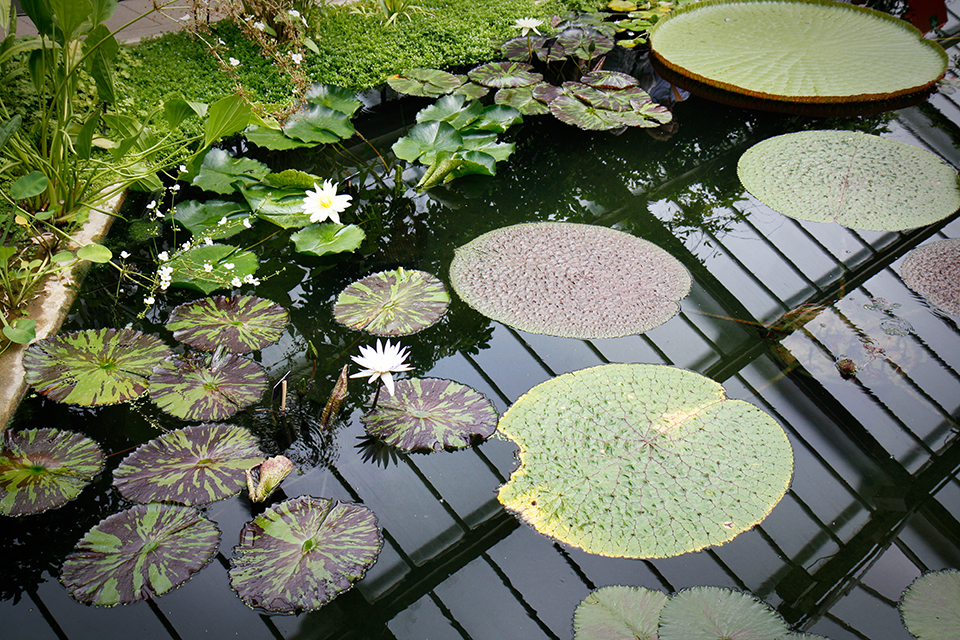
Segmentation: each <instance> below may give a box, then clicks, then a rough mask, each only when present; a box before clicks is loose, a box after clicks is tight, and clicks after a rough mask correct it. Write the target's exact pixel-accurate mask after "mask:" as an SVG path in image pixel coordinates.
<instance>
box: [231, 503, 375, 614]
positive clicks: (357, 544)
mask: <svg viewBox="0 0 960 640" xmlns="http://www.w3.org/2000/svg"><path fill="white" fill-rule="evenodd" d="M382 546H383V536H382V535H381V534H380V529H379V527H378V526H377V518H376V516H374V515H373V512H372V511H370V510H369V509H368V508H366V507H364V506H362V505H358V504H346V503H342V502H339V501H337V500H332V499H326V498H314V497H311V496H300V497H299V498H293V499H292V500H287V501H285V502H281V503H280V504H278V505H275V506H273V507H271V508H269V509H267V510H266V511H264V512H263V513H262V514H260V515H259V516H257V517H256V518H254V519H253V521H252V522H248V523H247V524H246V525H244V527H243V530H242V531H241V532H240V544H239V545H237V546H236V547H234V550H233V559H232V560H231V568H230V584H231V586H232V587H233V588H234V590H235V591H236V592H237V594H238V595H239V596H240V598H241V599H242V600H243V601H244V602H245V603H247V605H249V606H251V607H260V608H262V609H266V610H267V611H274V612H279V613H295V612H300V611H309V610H312V609H318V608H320V607H322V606H323V605H325V604H326V603H327V602H329V601H330V600H333V598H335V597H336V596H337V595H338V594H340V593H341V592H343V591H346V590H347V589H349V588H350V587H351V586H353V583H354V582H356V581H357V580H359V579H360V578H362V577H363V574H364V573H366V571H367V569H368V568H369V567H370V566H371V565H372V564H373V563H374V562H375V561H376V559H377V556H378V555H379V554H380V548H381V547H382Z"/></svg>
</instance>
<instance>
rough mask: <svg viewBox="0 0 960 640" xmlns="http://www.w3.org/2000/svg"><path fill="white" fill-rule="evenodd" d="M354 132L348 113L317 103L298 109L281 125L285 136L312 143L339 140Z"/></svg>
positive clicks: (326, 142) (327, 142)
mask: <svg viewBox="0 0 960 640" xmlns="http://www.w3.org/2000/svg"><path fill="white" fill-rule="evenodd" d="M356 132H357V130H356V129H354V127H353V123H352V122H350V116H349V115H347V114H346V113H343V112H341V111H337V110H336V109H331V108H330V107H325V106H323V105H318V104H315V105H312V106H310V107H307V108H305V109H303V110H301V111H298V112H297V113H295V114H293V115H292V116H290V119H289V120H287V122H286V123H284V125H283V134H284V135H285V136H289V137H291V138H296V139H297V140H302V141H304V142H310V143H314V144H329V143H331V142H340V141H341V140H346V139H347V138H350V137H351V136H353V134H355V133H356Z"/></svg>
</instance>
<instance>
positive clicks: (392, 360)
mask: <svg viewBox="0 0 960 640" xmlns="http://www.w3.org/2000/svg"><path fill="white" fill-rule="evenodd" d="M350 359H351V360H353V361H354V362H356V363H357V364H358V365H360V366H361V367H363V371H360V372H359V373H355V374H353V375H352V376H350V377H351V378H362V377H364V376H367V377H368V378H370V379H369V380H367V382H375V381H377V380H382V381H383V384H384V385H386V387H387V391H389V392H390V395H391V396H392V395H393V375H392V374H393V373H399V372H401V371H409V370H410V369H412V367H411V366H410V365H408V364H406V362H404V361H405V360H406V359H407V349H406V347H404V348H401V347H400V343H397V344H395V345H394V344H391V343H390V341H389V340H387V344H386V346H384V345H382V344H381V343H380V339H379V338H377V348H376V349H374V348H373V347H366V346H364V347H360V355H359V356H350Z"/></svg>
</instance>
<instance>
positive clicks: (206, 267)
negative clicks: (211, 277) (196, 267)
mask: <svg viewBox="0 0 960 640" xmlns="http://www.w3.org/2000/svg"><path fill="white" fill-rule="evenodd" d="M203 270H204V271H206V272H207V273H210V272H211V271H213V265H212V264H210V263H209V262H204V263H203Z"/></svg>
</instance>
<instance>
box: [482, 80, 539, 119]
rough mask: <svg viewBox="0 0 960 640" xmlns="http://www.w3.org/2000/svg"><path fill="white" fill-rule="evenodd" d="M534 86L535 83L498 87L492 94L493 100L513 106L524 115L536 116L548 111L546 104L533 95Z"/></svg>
mask: <svg viewBox="0 0 960 640" xmlns="http://www.w3.org/2000/svg"><path fill="white" fill-rule="evenodd" d="M534 86H537V85H529V86H526V87H512V88H511V87H507V88H504V89H500V90H498V91H497V92H496V93H495V94H494V96H493V101H494V102H496V103H497V104H503V105H506V106H508V107H513V108H514V109H516V110H517V111H519V112H520V113H522V114H523V115H525V116H537V115H543V114H547V113H550V109H549V108H547V105H545V104H543V103H542V102H540V101H539V100H537V99H536V98H534V97H533V88H534Z"/></svg>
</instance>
